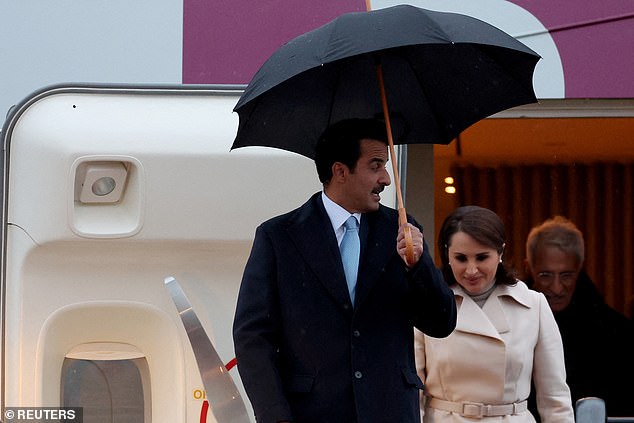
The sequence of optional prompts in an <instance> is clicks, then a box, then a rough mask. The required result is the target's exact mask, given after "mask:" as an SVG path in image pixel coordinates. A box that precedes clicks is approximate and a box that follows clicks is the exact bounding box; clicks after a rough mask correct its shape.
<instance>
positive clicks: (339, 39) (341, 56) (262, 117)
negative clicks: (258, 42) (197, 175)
mask: <svg viewBox="0 0 634 423" xmlns="http://www.w3.org/2000/svg"><path fill="white" fill-rule="evenodd" d="M538 60H539V55H538V54H537V53H535V52H534V51H532V50H531V49H529V48H528V47H526V46H525V45H524V44H522V43H521V42H519V41H517V40H516V39H514V38H513V37H512V36H510V35H508V34H507V33H505V32H503V31H501V30H499V29H498V28H496V27H494V26H492V25H490V24H488V23H486V22H483V21H480V20H478V19H475V18H472V17H469V16H466V15H461V14H457V13H445V12H437V11H431V10H426V9H422V8H418V7H415V6H409V5H399V6H394V7H389V8H386V9H380V10H374V11H369V12H353V13H347V14H343V15H341V16H339V17H337V18H335V19H334V20H332V21H330V22H329V23H327V24H325V25H323V26H321V27H319V28H317V29H315V30H313V31H310V32H307V33H305V34H303V35H300V36H299V37H297V38H294V39H293V40H291V41H289V42H288V43H286V44H285V45H283V46H282V47H281V48H279V49H278V50H277V51H275V52H274V53H273V55H271V57H270V58H269V59H268V60H267V61H266V62H265V63H264V64H263V65H262V67H261V68H260V69H259V70H258V72H257V73H256V74H255V76H254V77H253V79H252V80H251V82H250V83H249V84H248V86H247V88H246V90H245V92H244V93H243V95H242V96H241V98H240V100H239V101H238V103H237V105H236V106H235V108H234V111H235V112H237V113H238V116H239V126H238V132H237V135H236V138H235V140H234V143H233V145H232V149H233V148H238V147H244V146H269V147H276V148H281V149H284V150H289V151H293V152H296V153H299V154H302V155H304V156H307V157H309V158H313V156H314V153H315V144H316V142H317V139H318V138H319V136H320V135H321V133H322V132H323V131H324V130H325V129H326V128H327V127H328V126H329V125H330V124H332V123H334V122H337V121H339V120H342V119H347V118H353V117H355V118H373V117H379V118H381V117H382V114H383V112H382V110H383V109H382V107H383V104H384V103H382V99H381V92H380V87H379V84H378V83H377V71H376V70H377V65H380V68H381V69H382V74H383V87H381V88H384V92H385V100H386V102H387V107H388V108H389V115H390V120H391V121H392V128H393V130H394V143H396V144H405V143H427V144H448V143H449V142H451V140H453V139H454V138H455V137H456V136H457V135H458V134H459V133H460V132H461V131H463V130H464V129H466V128H467V127H469V126H470V125H472V124H473V123H475V122H477V121H479V120H481V119H483V118H485V117H487V116H490V115H492V114H494V113H497V112H499V111H502V110H505V109H508V108H510V107H514V106H518V105H522V104H527V103H533V102H535V101H537V100H536V98H535V93H534V91H533V84H532V78H533V72H534V69H535V65H536V64H537V61H538Z"/></svg>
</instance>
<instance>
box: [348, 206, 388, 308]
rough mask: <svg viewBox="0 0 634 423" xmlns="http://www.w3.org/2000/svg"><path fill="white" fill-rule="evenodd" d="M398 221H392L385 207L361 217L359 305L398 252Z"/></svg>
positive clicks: (357, 300) (358, 280) (358, 279)
mask: <svg viewBox="0 0 634 423" xmlns="http://www.w3.org/2000/svg"><path fill="white" fill-rule="evenodd" d="M396 222H397V221H396V220H394V221H393V222H392V221H390V219H389V218H388V216H387V214H386V213H385V212H384V210H383V207H381V208H380V209H379V211H377V212H375V213H368V214H364V215H363V217H362V218H361V266H360V268H359V276H358V278H357V293H356V303H357V306H358V305H360V304H362V302H363V300H364V299H365V298H366V297H367V295H368V293H369V292H370V290H371V289H372V287H373V286H374V284H375V283H376V282H377V281H378V279H379V277H380V276H381V273H382V270H383V269H384V268H385V266H386V265H387V262H388V261H389V260H390V259H391V258H392V257H393V256H394V255H395V254H396V235H397V230H398V225H397V223H396Z"/></svg>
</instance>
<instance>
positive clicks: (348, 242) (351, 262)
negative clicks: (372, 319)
mask: <svg viewBox="0 0 634 423" xmlns="http://www.w3.org/2000/svg"><path fill="white" fill-rule="evenodd" d="M344 225H345V227H346V233H345V234H344V235H343V239H342V240H341V245H340V246H339V249H340V250H341V261H342V262H343V271H344V273H345V274H346V282H347V283H348V292H349V293H350V299H351V300H352V304H354V293H355V288H356V284H357V273H358V271H359V254H360V253H361V241H360V240H359V228H358V222H357V219H356V218H355V217H354V216H350V217H349V218H348V220H346V222H345V223H344Z"/></svg>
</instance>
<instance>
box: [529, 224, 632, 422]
mask: <svg viewBox="0 0 634 423" xmlns="http://www.w3.org/2000/svg"><path fill="white" fill-rule="evenodd" d="M584 259H585V246H584V239H583V234H582V233H581V231H580V230H579V229H578V228H577V226H576V225H575V224H574V223H573V222H572V221H570V220H568V219H566V218H565V217H563V216H555V217H553V218H552V219H547V220H546V221H544V222H543V223H542V224H540V225H538V226H535V227H533V228H532V229H531V231H530V233H529V234H528V238H527V240H526V260H525V264H526V272H527V274H528V276H529V277H528V278H526V281H527V284H529V286H531V287H532V288H533V289H535V290H536V291H540V292H542V293H543V294H544V295H545V296H546V299H547V300H548V304H549V305H550V308H551V309H552V311H553V314H554V315H555V320H556V321H557V326H558V327H559V332H560V333H561V339H562V341H563V344H564V357H565V361H566V379H567V380H566V381H567V383H568V385H569V386H570V393H571V396H572V401H573V404H574V403H575V402H576V401H578V400H579V399H581V398H586V397H599V398H601V399H603V400H604V401H605V407H606V413H607V416H608V417H617V416H618V417H632V416H634V402H633V401H632V389H631V387H629V384H630V383H631V381H632V380H634V322H632V320H630V319H628V318H627V317H626V316H624V315H622V314H620V313H619V312H618V311H616V310H614V309H613V308H611V307H610V306H609V305H608V304H607V303H606V302H605V300H604V299H603V297H602V296H601V294H600V293H599V291H598V289H597V288H596V286H595V285H594V282H593V281H592V280H591V279H590V276H589V275H588V274H587V273H586V272H585V271H584V269H583V263H584ZM617 283H618V282H617ZM624 386H625V388H624ZM536 401H537V400H536V399H535V398H534V394H531V397H530V398H529V408H532V409H535V407H536V405H535V404H536Z"/></svg>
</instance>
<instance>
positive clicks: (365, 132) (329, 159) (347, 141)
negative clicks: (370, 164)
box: [315, 118, 387, 183]
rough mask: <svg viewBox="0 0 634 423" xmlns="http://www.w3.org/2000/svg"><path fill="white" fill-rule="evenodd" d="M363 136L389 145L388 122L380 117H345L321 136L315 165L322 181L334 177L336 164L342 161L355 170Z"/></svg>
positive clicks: (316, 148)
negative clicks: (333, 166) (333, 170)
mask: <svg viewBox="0 0 634 423" xmlns="http://www.w3.org/2000/svg"><path fill="white" fill-rule="evenodd" d="M363 139H372V140H378V141H382V142H384V143H385V144H387V130H386V127H385V123H384V122H383V121H381V120H378V119H358V118H355V119H345V120H341V121H339V122H337V123H334V124H332V125H330V126H329V127H328V128H327V129H326V130H325V131H324V133H323V134H322V135H321V136H320V137H319V140H318V141H317V146H316V147H315V166H316V167H317V175H318V176H319V180H320V181H321V182H322V183H327V182H329V181H330V179H331V178H332V165H333V164H334V163H335V162H340V163H343V164H345V165H346V166H348V168H349V169H350V170H351V171H354V169H355V166H356V164H357V160H359V157H360V156H361V143H360V141H361V140H363Z"/></svg>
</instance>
